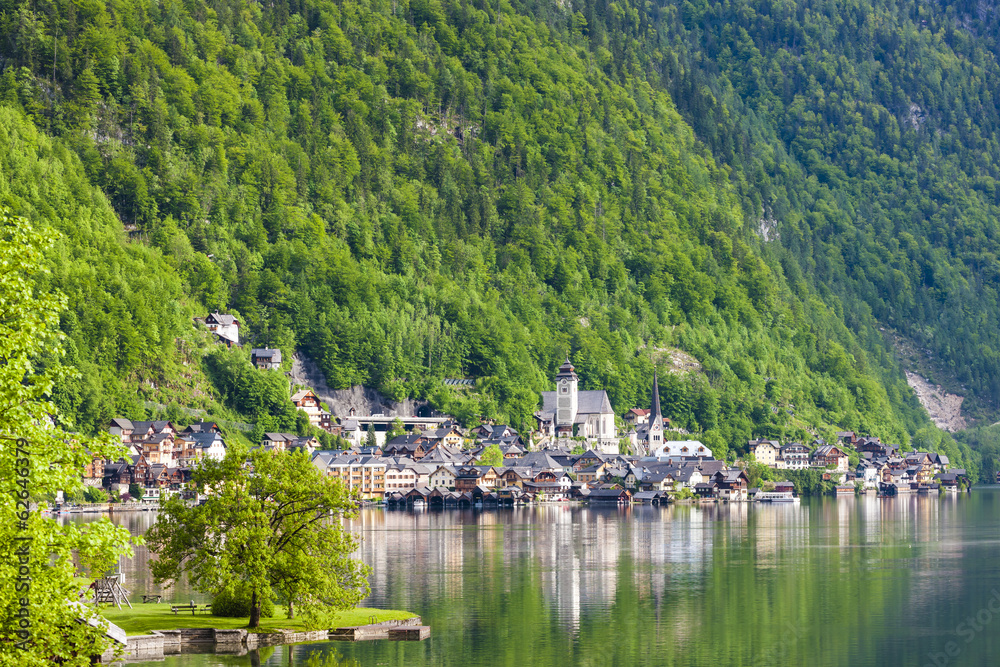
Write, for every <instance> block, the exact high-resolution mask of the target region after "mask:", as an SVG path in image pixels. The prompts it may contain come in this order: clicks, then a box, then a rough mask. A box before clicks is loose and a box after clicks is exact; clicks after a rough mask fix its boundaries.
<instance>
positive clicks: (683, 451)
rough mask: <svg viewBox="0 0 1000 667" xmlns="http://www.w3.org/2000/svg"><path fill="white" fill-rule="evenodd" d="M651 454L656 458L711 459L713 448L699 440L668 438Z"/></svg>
mask: <svg viewBox="0 0 1000 667" xmlns="http://www.w3.org/2000/svg"><path fill="white" fill-rule="evenodd" d="M649 455H650V456H651V457H653V458H656V459H676V458H685V459H696V458H697V459H710V458H712V450H711V449H709V448H708V447H706V446H705V445H703V444H701V443H700V442H699V441H697V440H667V441H666V442H664V443H663V444H661V445H660V446H659V447H657V448H655V449H653V450H651V451H650V453H649Z"/></svg>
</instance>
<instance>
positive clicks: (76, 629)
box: [0, 211, 131, 667]
mask: <svg viewBox="0 0 1000 667" xmlns="http://www.w3.org/2000/svg"><path fill="white" fill-rule="evenodd" d="M52 241H53V238H52V237H51V236H49V235H47V234H45V233H42V232H38V231H36V230H33V229H32V228H31V226H30V225H29V224H28V222H27V221H25V220H23V219H19V218H14V217H10V216H9V215H7V214H6V213H4V212H3V211H0V359H2V360H3V361H2V363H0V554H2V555H0V665H4V666H6V665H18V666H20V667H36V666H37V667H43V666H44V667H48V666H49V665H52V664H56V663H60V664H62V665H81V666H82V665H88V664H90V656H91V655H94V654H100V653H102V652H103V651H104V650H105V648H106V647H107V645H108V639H107V638H106V637H105V636H104V632H103V630H101V629H100V627H94V626H91V625H89V624H86V623H78V622H77V619H79V618H81V617H91V618H96V611H95V609H94V608H93V607H91V606H89V605H86V604H76V603H78V602H80V599H81V595H80V591H79V584H78V581H77V580H76V579H75V577H77V576H78V575H81V574H86V573H90V574H91V575H93V574H96V573H103V572H104V571H105V570H107V569H108V568H109V567H110V566H111V565H112V564H113V563H114V562H115V561H116V560H117V559H118V558H119V557H120V556H121V555H125V554H130V553H131V547H130V536H129V533H128V531H127V530H124V529H122V528H118V527H116V526H114V525H112V524H111V522H110V521H108V520H106V519H103V520H100V521H96V522H94V523H87V524H76V523H70V524H67V525H60V524H59V523H57V522H55V521H52V520H50V519H47V518H43V517H41V516H40V515H39V514H37V513H35V512H29V511H28V500H29V498H30V497H43V496H46V495H48V494H54V493H55V492H56V491H59V490H67V491H70V492H75V491H77V490H78V489H80V487H81V472H82V470H83V467H84V466H85V465H86V464H87V463H88V462H89V460H90V458H91V456H92V454H98V453H99V454H103V455H105V456H117V455H118V454H120V452H119V448H118V447H116V446H114V445H113V444H112V443H111V442H110V440H108V439H102V440H97V439H82V438H79V437H77V436H76V435H70V434H68V433H67V432H66V431H65V430H64V429H63V426H64V424H63V422H61V421H60V419H59V413H58V410H57V408H56V407H55V406H54V405H53V404H52V403H51V401H50V399H49V396H50V392H51V391H52V386H53V384H54V383H55V382H56V381H57V380H60V379H62V378H64V377H65V376H67V375H68V374H69V373H70V371H69V370H68V369H67V368H66V367H64V366H62V365H60V363H59V356H60V355H59V354H58V353H57V351H58V350H59V349H60V345H61V336H60V334H59V333H58V332H57V331H58V330H57V325H58V322H59V313H60V312H61V311H62V310H63V308H64V307H65V298H64V297H62V296H61V295H59V294H56V293H52V292H41V291H38V290H36V289H35V288H34V277H35V276H36V274H38V273H39V272H41V271H43V266H44V264H43V259H42V257H43V251H44V250H45V248H46V247H47V246H49V245H50V244H51V243H52ZM74 553H75V554H76V556H77V560H76V562H79V563H81V564H82V565H83V566H84V568H85V572H81V571H79V570H78V569H77V567H76V566H74V558H73V556H74Z"/></svg>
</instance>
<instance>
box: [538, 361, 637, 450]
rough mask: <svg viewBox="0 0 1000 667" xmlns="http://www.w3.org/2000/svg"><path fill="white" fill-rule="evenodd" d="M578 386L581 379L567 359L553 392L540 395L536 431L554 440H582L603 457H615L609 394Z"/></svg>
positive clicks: (616, 444)
mask: <svg viewBox="0 0 1000 667" xmlns="http://www.w3.org/2000/svg"><path fill="white" fill-rule="evenodd" d="M579 385H580V378H579V377H577V375H576V371H575V369H574V368H573V364H571V363H570V361H569V358H567V359H566V362H565V363H564V364H563V365H562V366H560V367H559V373H558V374H557V375H556V390H555V391H543V392H542V409H541V410H539V411H538V412H536V413H535V419H537V420H538V430H539V431H541V432H542V433H543V434H545V435H549V436H554V437H556V438H561V437H566V438H569V437H572V436H574V435H576V436H579V437H583V438H586V439H587V441H588V443H589V444H590V445H591V446H592V447H598V448H600V451H601V452H602V453H604V454H617V453H618V433H617V430H616V428H615V412H614V410H613V409H612V408H611V401H610V400H609V399H608V392H606V391H604V390H603V389H601V390H593V391H588V390H583V391H581V390H580V387H579Z"/></svg>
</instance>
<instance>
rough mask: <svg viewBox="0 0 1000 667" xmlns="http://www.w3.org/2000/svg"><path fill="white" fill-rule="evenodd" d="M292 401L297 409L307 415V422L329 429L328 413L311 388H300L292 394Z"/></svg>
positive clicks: (329, 419)
mask: <svg viewBox="0 0 1000 667" xmlns="http://www.w3.org/2000/svg"><path fill="white" fill-rule="evenodd" d="M292 403H294V404H295V408H296V409H297V410H302V412H304V413H306V414H307V415H308V416H309V423H310V424H312V425H313V426H315V427H317V428H322V429H325V430H327V431H329V430H330V424H331V418H330V413H329V412H327V411H326V410H324V409H323V406H322V405H320V401H319V397H318V396H316V394H314V393H313V391H312V390H311V389H302V390H299V391H297V392H295V393H294V394H292Z"/></svg>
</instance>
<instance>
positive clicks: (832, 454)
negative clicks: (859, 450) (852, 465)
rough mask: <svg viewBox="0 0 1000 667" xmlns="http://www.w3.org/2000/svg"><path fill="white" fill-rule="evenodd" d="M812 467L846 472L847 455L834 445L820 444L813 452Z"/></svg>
mask: <svg viewBox="0 0 1000 667" xmlns="http://www.w3.org/2000/svg"><path fill="white" fill-rule="evenodd" d="M812 467H814V468H830V469H832V470H833V471H834V472H847V467H848V457H847V454H845V453H844V451H843V450H841V449H840V447H837V446H836V445H820V446H819V447H817V448H816V451H814V452H813V455H812Z"/></svg>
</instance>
